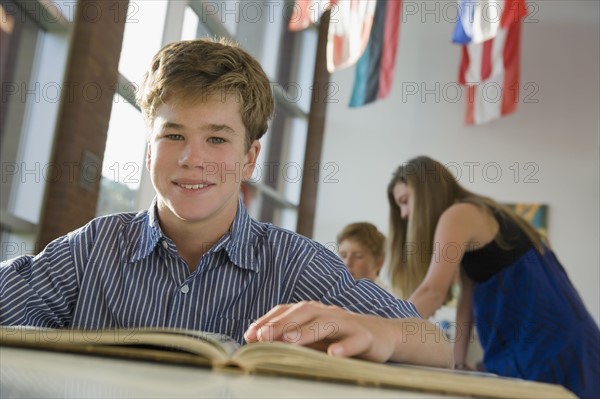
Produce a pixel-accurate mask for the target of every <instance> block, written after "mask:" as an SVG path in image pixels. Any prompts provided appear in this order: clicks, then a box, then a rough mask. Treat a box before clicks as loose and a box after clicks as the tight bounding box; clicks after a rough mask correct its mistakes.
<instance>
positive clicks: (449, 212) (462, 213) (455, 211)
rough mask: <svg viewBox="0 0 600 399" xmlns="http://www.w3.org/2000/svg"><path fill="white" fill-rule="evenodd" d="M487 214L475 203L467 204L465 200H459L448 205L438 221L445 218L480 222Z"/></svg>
mask: <svg viewBox="0 0 600 399" xmlns="http://www.w3.org/2000/svg"><path fill="white" fill-rule="evenodd" d="M487 217H488V214H487V213H486V212H485V211H483V210H482V209H481V208H479V207H478V206H477V205H474V204H469V203H466V202H459V203H456V204H453V205H450V207H448V209H446V210H445V211H444V213H442V216H441V217H440V221H441V220H442V219H446V220H448V221H457V220H460V221H475V222H482V221H483V220H484V219H487Z"/></svg>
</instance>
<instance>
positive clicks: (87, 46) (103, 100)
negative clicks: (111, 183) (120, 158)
mask: <svg viewBox="0 0 600 399" xmlns="http://www.w3.org/2000/svg"><path fill="white" fill-rule="evenodd" d="M128 3H129V1H128V0H113V1H98V0H80V1H79V7H78V11H79V12H78V13H77V15H76V19H75V26H74V32H73V41H72V44H71V51H70V56H69V61H68V63H67V71H66V75H65V87H68V88H70V89H69V90H63V98H62V99H61V112H60V116H59V120H58V124H57V134H56V138H55V142H54V148H53V155H52V160H51V162H55V163H56V164H58V165H74V166H73V168H72V170H73V172H74V173H73V174H72V175H69V174H66V173H65V174H64V175H63V176H61V177H60V178H59V179H53V180H52V181H50V182H48V185H47V187H46V193H45V199H44V209H43V212H42V217H41V220H40V226H39V233H38V245H39V247H40V248H42V247H44V246H45V245H46V244H47V243H49V242H50V241H52V240H53V239H55V238H57V237H59V236H62V235H64V234H66V233H68V232H69V231H72V230H74V229H76V228H78V227H80V226H82V225H84V224H85V223H87V222H88V221H90V220H91V219H93V218H94V216H95V214H96V202H97V200H98V194H99V190H100V176H101V171H102V159H103V157H104V148H105V144H106V137H107V132H108V121H109V119H110V113H111V109H112V103H113V95H114V92H115V86H116V82H117V77H118V71H117V68H118V64H119V56H120V53H121V44H122V41H123V32H124V29H125V20H126V12H127V6H128ZM90 10H92V11H95V12H94V13H92V12H91V11H90ZM67 85H68V86H67ZM90 162H91V163H90Z"/></svg>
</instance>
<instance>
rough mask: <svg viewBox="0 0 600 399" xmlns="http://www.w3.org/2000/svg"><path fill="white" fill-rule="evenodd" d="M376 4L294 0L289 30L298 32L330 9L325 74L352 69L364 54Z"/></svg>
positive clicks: (358, 0)
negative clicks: (326, 71)
mask: <svg viewBox="0 0 600 399" xmlns="http://www.w3.org/2000/svg"><path fill="white" fill-rule="evenodd" d="M376 4H377V0H324V1H323V0H321V1H319V0H296V1H295V2H294V8H293V9H292V14H291V16H290V22H289V25H288V27H289V29H290V30H292V31H299V30H302V29H306V28H308V27H309V26H310V25H311V24H315V23H317V22H318V21H319V19H320V18H321V16H322V15H323V12H325V10H327V9H331V17H330V20H329V30H328V34H327V70H328V71H329V72H333V71H336V70H339V69H342V68H346V67H349V66H351V65H354V64H355V63H356V62H357V61H358V59H359V58H360V56H361V55H362V54H363V52H364V50H365V48H366V47H367V43H368V42H369V34H370V32H371V27H372V25H373V17H374V14H375V6H376Z"/></svg>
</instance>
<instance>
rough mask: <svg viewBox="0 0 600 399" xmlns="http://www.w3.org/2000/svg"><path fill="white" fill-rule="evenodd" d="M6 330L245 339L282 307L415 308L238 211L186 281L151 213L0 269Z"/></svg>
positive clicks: (93, 229) (318, 248)
mask: <svg viewBox="0 0 600 399" xmlns="http://www.w3.org/2000/svg"><path fill="white" fill-rule="evenodd" d="M0 300H1V302H0V325H35V326H44V327H54V328H64V327H73V328H86V329H88V328H89V329H92V328H124V327H141V326H164V327H180V328H190V329H196V330H202V331H210V332H218V333H222V334H227V335H229V336H231V337H233V338H234V339H235V340H237V341H238V342H240V343H242V342H243V333H244V332H245V331H246V329H247V328H248V327H249V326H250V324H251V323H252V322H253V321H254V320H256V319H257V318H258V317H260V316H262V315H263V314H265V313H266V312H268V311H269V310H270V309H271V308H273V307H274V306H276V305H278V304H285V303H295V302H299V301H304V300H314V301H320V302H322V303H324V304H329V305H337V306H340V307H343V308H345V309H347V310H350V311H354V312H358V313H366V314H375V315H380V316H384V317H397V318H403V317H419V315H418V313H417V311H416V309H415V307H414V306H413V305H412V304H410V303H408V302H405V301H401V300H397V299H395V298H394V297H393V296H391V295H390V294H388V293H387V292H385V291H384V290H383V289H381V288H379V287H378V286H377V285H375V284H373V283H371V282H370V281H367V280H359V281H355V280H354V279H353V278H352V276H351V275H350V273H349V272H348V271H347V269H346V267H345V266H344V264H343V263H342V262H341V260H340V259H339V258H338V257H337V255H336V254H334V253H333V252H331V251H329V250H328V249H326V248H325V247H324V246H322V245H321V244H319V243H317V242H314V241H312V240H309V239H307V238H305V237H302V236H300V235H298V234H296V233H293V232H290V231H287V230H284V229H282V228H279V227H276V226H273V225H271V224H267V223H262V222H258V221H256V220H253V219H252V218H250V216H249V215H248V213H247V212H246V209H245V208H244V206H243V205H242V204H241V202H240V203H239V205H238V210H237V214H236V217H235V219H234V221H233V224H232V226H231V228H230V230H229V232H228V233H226V234H225V235H224V236H223V237H221V239H220V240H219V241H218V242H217V243H216V244H215V245H214V246H212V247H211V248H210V249H209V250H208V251H207V252H206V253H205V254H204V255H203V256H202V258H201V259H200V263H199V265H198V267H197V269H196V270H195V271H194V272H193V273H190V271H189V268H188V266H187V264H186V263H185V262H184V260H183V259H182V258H181V257H180V256H179V255H178V254H177V249H176V247H175V244H174V243H173V241H171V240H170V239H169V238H168V237H166V236H165V235H164V234H163V233H162V231H161V229H160V226H159V223H158V219H157V216H156V203H155V202H154V203H153V204H152V206H151V207H150V209H149V210H148V211H142V212H139V213H137V214H135V213H121V214H115V215H110V216H104V217H99V218H96V219H94V220H92V221H91V222H90V223H88V224H87V225H85V226H84V227H82V228H80V229H78V230H76V231H74V232H71V233H69V234H67V235H66V236H63V237H61V238H58V239H56V240H55V241H53V242H52V243H50V244H49V245H48V246H47V247H46V248H45V249H44V250H43V251H42V252H41V253H39V254H38V255H37V256H35V257H32V256H28V255H26V256H21V257H18V258H15V259H12V260H9V261H6V262H3V263H2V264H1V265H0Z"/></svg>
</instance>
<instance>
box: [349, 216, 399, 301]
mask: <svg viewBox="0 0 600 399" xmlns="http://www.w3.org/2000/svg"><path fill="white" fill-rule="evenodd" d="M337 245H338V254H339V255H340V258H341V259H342V261H343V262H344V264H345V265H346V267H347V268H348V270H349V271H350V274H352V277H354V278H355V279H357V280H358V279H361V278H366V279H369V280H371V281H373V282H374V283H375V284H377V285H379V286H380V287H382V288H384V289H385V290H386V291H388V292H392V291H391V289H390V288H389V287H388V286H387V284H385V282H384V281H382V280H381V279H380V278H379V271H380V270H381V268H382V267H383V262H384V261H385V236H384V235H383V233H381V232H380V231H379V230H378V229H377V227H375V225H373V224H372V223H368V222H357V223H351V224H349V225H347V226H346V227H344V229H343V230H342V231H341V232H340V233H339V234H338V236H337Z"/></svg>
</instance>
